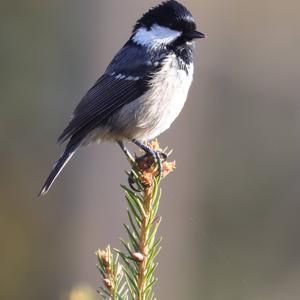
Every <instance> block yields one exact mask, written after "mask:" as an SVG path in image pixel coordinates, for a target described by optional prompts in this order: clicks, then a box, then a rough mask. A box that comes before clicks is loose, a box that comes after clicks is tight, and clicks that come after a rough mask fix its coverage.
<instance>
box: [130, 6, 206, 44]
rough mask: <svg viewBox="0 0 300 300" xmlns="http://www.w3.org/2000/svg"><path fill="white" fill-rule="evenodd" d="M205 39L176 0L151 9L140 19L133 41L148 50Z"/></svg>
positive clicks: (185, 9) (191, 18)
mask: <svg viewBox="0 0 300 300" xmlns="http://www.w3.org/2000/svg"><path fill="white" fill-rule="evenodd" d="M197 38H205V35H204V34H203V33H201V32H199V31H197V30H196V23H195V20H194V18H193V16H192V14H191V13H190V11H189V10H188V9H187V8H185V7H184V6H183V5H182V4H180V3H179V2H177V1H175V0H170V1H166V2H163V3H161V4H160V5H158V6H155V7H153V8H151V9H150V10H149V11H148V12H147V13H146V14H144V15H143V16H142V18H140V19H139V20H138V21H137V23H136V25H135V27H134V29H133V34H132V37H131V39H132V40H133V42H135V43H136V44H139V45H142V46H145V47H148V48H160V47H172V46H177V45H179V46H180V45H182V44H186V43H189V44H190V43H191V42H192V41H193V40H194V39H197Z"/></svg>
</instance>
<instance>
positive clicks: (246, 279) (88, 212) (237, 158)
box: [0, 0, 300, 300]
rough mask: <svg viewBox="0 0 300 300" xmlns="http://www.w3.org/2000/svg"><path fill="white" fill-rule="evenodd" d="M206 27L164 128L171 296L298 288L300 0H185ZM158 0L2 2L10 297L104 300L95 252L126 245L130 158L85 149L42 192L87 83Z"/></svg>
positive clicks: (0, 197)
mask: <svg viewBox="0 0 300 300" xmlns="http://www.w3.org/2000/svg"><path fill="white" fill-rule="evenodd" d="M182 2H183V3H184V4H185V5H187V6H188V7H189V8H190V9H191V10H192V12H193V14H194V16H195V18H196V20H197V22H198V28H199V29H200V30H201V31H203V32H204V33H206V34H207V35H208V36H209V38H208V39H206V40H201V41H199V42H198V44H197V53H196V72H195V79H194V83H193V86H192V88H191V92H190V96H189V100H188V102H187V104H186V106H185V108H184V111H183V113H182V114H181V115H180V117H179V119H178V120H177V121H176V122H175V124H174V125H173V127H172V128H171V129H170V130H169V131H168V132H166V133H164V134H163V135H162V136H161V137H160V142H161V144H162V145H163V146H166V145H168V146H170V147H171V148H173V149H174V155H173V157H174V158H175V159H176V160H177V165H178V168H177V170H176V172H175V173H174V174H173V175H172V176H170V177H168V178H167V179H166V180H165V181H164V182H163V189H164V191H163V199H162V202H161V209H160V214H161V215H162V216H163V223H162V225H161V230H160V234H162V235H163V236H164V242H163V251H162V253H161V254H160V256H159V262H160V267H159V270H158V276H159V278H160V281H159V284H158V285H157V288H156V291H157V296H158V299H199V300H201V299H205V300H232V299H241V300H283V299H284V300H293V299H295V300H296V299H300V285H299V282H300V237H299V236H300V234H299V233H300V229H299V228H300V218H299V213H300V199H299V193H300V99H299V95H300V90H299V88H300V55H299V53H300V19H299V9H300V4H299V1H296V0H290V1H278V0H273V1H270V0H253V1H244V0H227V1H215V0H209V1H208V0H201V1H199V0H186V1H182ZM157 3H158V1H138V0H126V1H119V0H110V1H102V0H85V1H82V0H81V1H79V0H64V1H59V0H51V1H40V0H39V1H38V0H28V1H16V0H13V1H9V0H7V1H5V0H1V2H0V6H1V8H0V36H1V45H0V65H1V68H0V91H1V109H0V136H1V141H0V157H1V160H0V161H1V164H0V165H1V173H0V201H1V203H0V205H1V209H0V237H1V244H0V299H3V300H4V299H5V300H21V299H22V300H24V299H30V300H37V299H43V300H48V299H49V300H53V299H59V300H61V299H63V300H65V299H71V300H92V299H98V296H97V295H96V293H95V290H96V288H97V287H98V286H99V285H100V276H99V274H98V273H97V270H96V267H95V264H96V258H95V256H94V251H95V250H96V249H97V248H99V247H100V248H103V247H105V246H106V245H107V244H108V243H111V244H112V245H113V246H117V247H119V246H120V243H119V241H118V237H119V236H121V235H123V233H124V232H123V230H122V226H121V224H122V223H123V222H125V221H126V210H125V201H124V200H123V195H122V191H121V189H120V188H119V184H121V183H126V178H125V176H124V170H125V169H126V168H128V165H127V162H126V160H125V158H124V157H123V155H122V153H121V151H120V150H119V148H118V147H117V146H116V145H113V144H105V145H101V146H91V147H89V148H86V149H82V150H81V151H80V152H79V153H78V155H76V157H75V158H74V159H73V160H72V163H71V164H70V165H68V166H67V168H66V169H65V170H64V172H63V173H62V175H61V176H60V178H59V180H58V181H57V182H56V184H55V185H54V186H53V189H52V190H51V192H50V193H49V194H48V195H47V196H46V197H45V198H44V199H42V200H38V199H37V198H36V195H37V192H38V191H39V189H40V187H41V185H42V183H43V181H44V179H45V177H46V176H47V175H48V171H49V170H50V168H51V165H52V163H53V161H55V160H56V158H57V157H58V155H59V154H60V152H61V151H62V148H61V147H59V146H58V145H56V144H55V141H56V138H57V136H58V135H59V134H60V132H61V130H62V129H63V127H64V126H65V125H66V123H67V120H68V118H69V116H70V114H71V112H72V110H73V108H74V106H75V105H76V103H77V102H78V101H79V100H80V98H81V96H83V95H84V93H85V92H86V91H87V89H88V88H89V87H90V86H91V85H92V84H93V83H94V81H95V80H96V79H97V77H98V76H99V75H101V73H102V72H103V71H104V69H105V67H106V65H107V64H108V63H109V61H110V60H111V58H112V57H113V55H114V54H115V53H116V51H117V50H118V49H119V48H120V47H121V46H122V45H123V44H124V43H125V41H126V40H127V38H128V35H129V32H130V30H131V28H132V26H133V24H134V22H135V20H136V19H137V18H138V17H139V16H140V15H141V13H143V12H144V11H145V10H146V9H148V8H149V7H150V6H152V5H154V4H157Z"/></svg>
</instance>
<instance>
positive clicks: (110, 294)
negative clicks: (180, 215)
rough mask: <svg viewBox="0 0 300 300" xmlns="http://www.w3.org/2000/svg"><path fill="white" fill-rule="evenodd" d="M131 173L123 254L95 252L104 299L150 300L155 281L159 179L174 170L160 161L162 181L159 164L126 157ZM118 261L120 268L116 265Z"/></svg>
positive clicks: (126, 188) (155, 146)
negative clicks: (160, 174)
mask: <svg viewBox="0 0 300 300" xmlns="http://www.w3.org/2000/svg"><path fill="white" fill-rule="evenodd" d="M150 146H151V147H152V149H154V150H155V151H161V152H162V150H161V149H160V148H159V145H158V143H157V141H154V142H152V143H151V144H150ZM129 161H130V163H131V167H132V169H131V171H130V172H129V173H128V174H127V175H128V176H129V180H128V182H129V185H128V186H125V185H122V186H121V187H122V189H123V191H124V194H125V199H126V202H127V206H128V208H127V215H128V220H129V221H128V224H124V228H125V231H126V233H127V240H125V239H122V238H121V239H120V240H121V243H122V245H123V247H124V251H121V250H118V249H114V250H115V258H114V255H113V254H112V252H111V250H110V247H108V248H107V249H106V250H104V251H100V250H98V251H97V253H96V254H97V257H98V269H99V270H100V273H101V276H102V278H103V287H101V288H100V290H99V292H100V293H101V295H102V296H103V298H104V299H112V300H127V299H133V300H153V299H154V291H153V287H154V284H155V283H156V282H157V281H158V279H157V278H156V277H155V270H156V268H157V266H158V263H157V262H156V257H157V255H158V254H159V252H160V250H161V246H160V244H161V241H162V238H159V239H157V238H156V235H157V231H158V228H159V225H160V222H161V217H157V212H158V208H159V202H160V198H161V189H160V188H159V185H160V182H161V179H162V178H164V177H166V176H167V175H168V174H169V173H170V172H172V171H173V170H174V169H175V162H171V163H170V162H167V161H165V160H164V159H163V158H161V162H160V163H161V165H162V177H160V176H159V172H158V164H155V163H154V162H153V159H152V157H149V156H147V155H144V156H142V157H138V158H136V159H134V160H133V159H132V158H131V157H129ZM119 257H120V258H121V260H122V264H121V263H120V262H119V261H118V260H119Z"/></svg>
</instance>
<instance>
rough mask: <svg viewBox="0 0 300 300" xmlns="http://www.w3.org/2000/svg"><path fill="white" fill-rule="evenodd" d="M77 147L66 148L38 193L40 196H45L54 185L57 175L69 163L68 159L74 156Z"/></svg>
mask: <svg viewBox="0 0 300 300" xmlns="http://www.w3.org/2000/svg"><path fill="white" fill-rule="evenodd" d="M76 149H77V147H68V146H67V148H66V150H65V152H64V153H63V155H62V156H61V157H60V158H59V160H58V161H57V162H56V164H55V165H54V167H53V169H52V171H51V173H50V175H49V177H48V178H47V180H46V182H45V184H44V185H43V187H42V189H41V191H40V192H39V194H38V197H41V196H44V195H45V194H46V193H47V192H48V191H49V189H50V187H51V186H52V184H53V182H54V181H55V179H56V178H57V176H58V175H59V174H60V172H61V171H62V169H63V168H64V167H65V165H66V164H67V163H68V161H69V160H70V159H71V158H72V156H73V155H74V153H75V151H76Z"/></svg>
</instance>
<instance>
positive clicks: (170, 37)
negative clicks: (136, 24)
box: [133, 24, 182, 48]
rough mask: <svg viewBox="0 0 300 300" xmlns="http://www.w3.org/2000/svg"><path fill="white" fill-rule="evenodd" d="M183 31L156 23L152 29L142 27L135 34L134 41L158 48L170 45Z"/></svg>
mask: <svg viewBox="0 0 300 300" xmlns="http://www.w3.org/2000/svg"><path fill="white" fill-rule="evenodd" d="M181 34H182V32H180V31H176V30H172V29H170V28H167V27H164V26H160V25H157V24H154V25H153V26H152V27H151V29H150V30H147V28H144V27H142V28H140V29H138V30H137V32H136V33H135V35H134V36H133V41H134V42H135V43H137V44H139V45H142V46H146V47H149V48H157V47H161V46H163V45H168V44H170V43H172V42H173V41H175V40H176V39H177V38H178V37H180V36H181Z"/></svg>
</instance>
